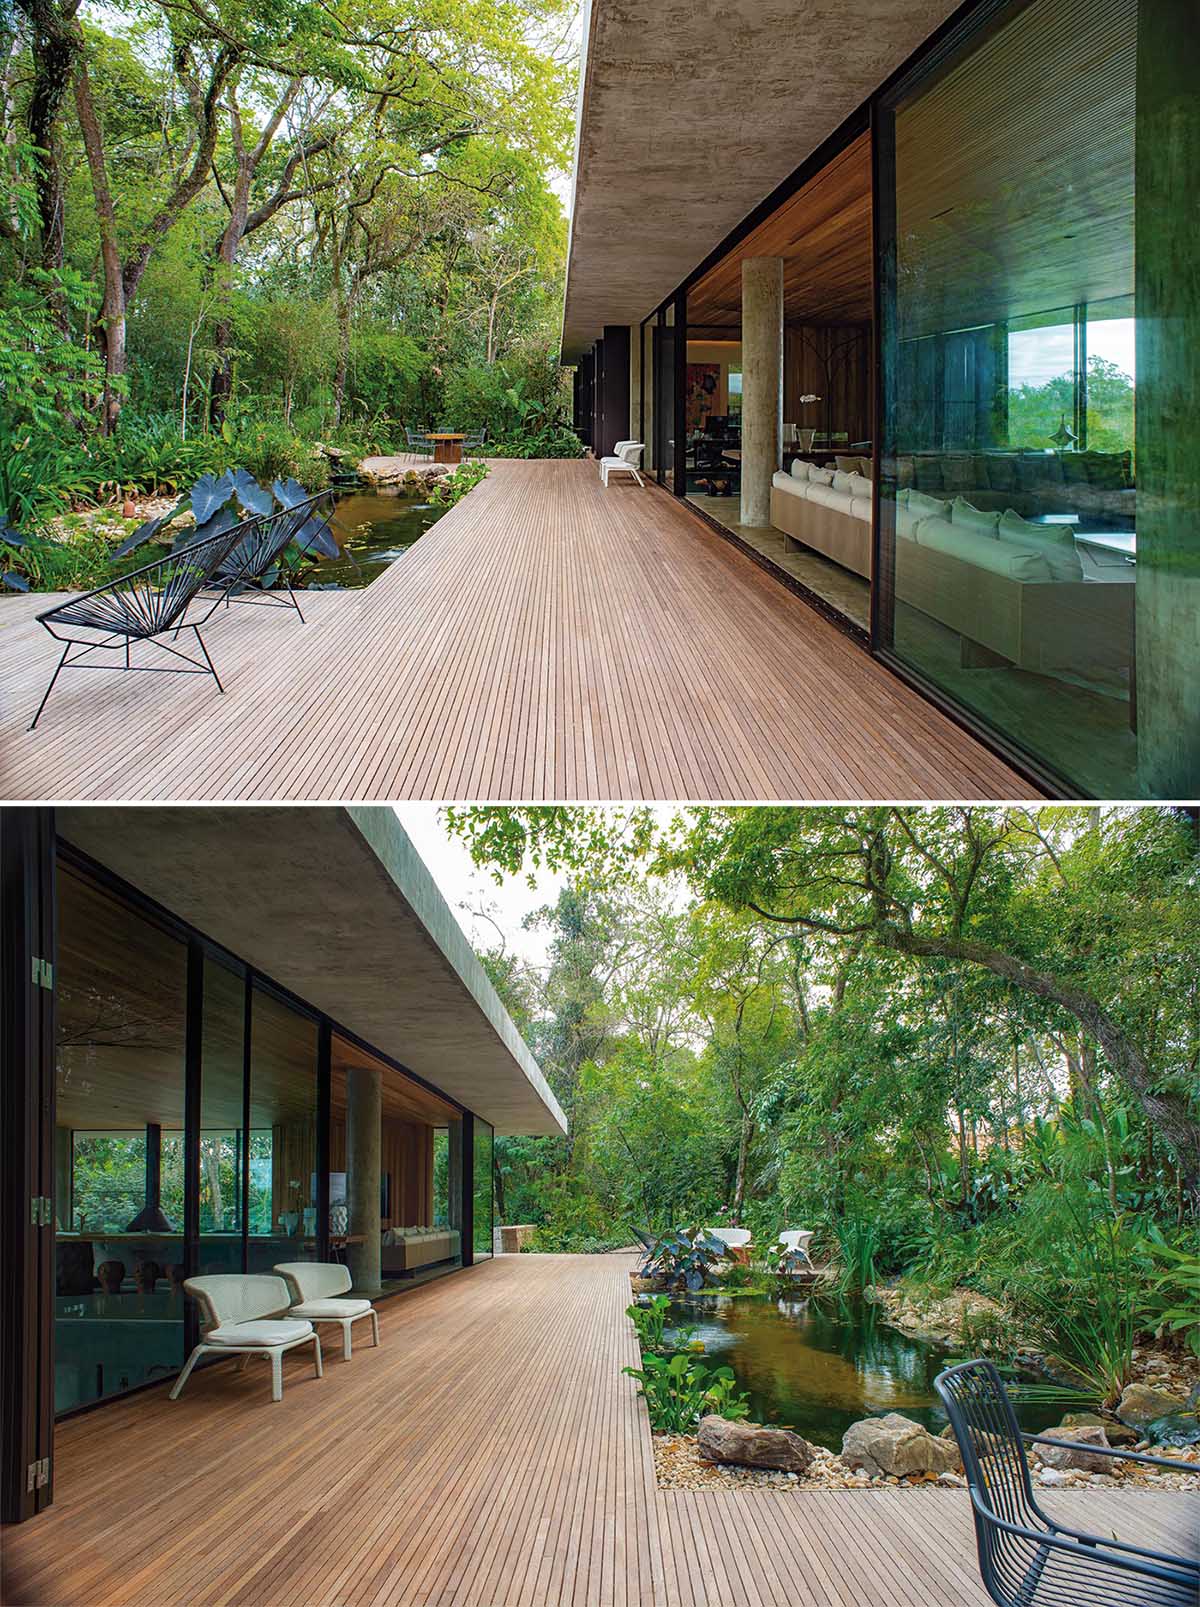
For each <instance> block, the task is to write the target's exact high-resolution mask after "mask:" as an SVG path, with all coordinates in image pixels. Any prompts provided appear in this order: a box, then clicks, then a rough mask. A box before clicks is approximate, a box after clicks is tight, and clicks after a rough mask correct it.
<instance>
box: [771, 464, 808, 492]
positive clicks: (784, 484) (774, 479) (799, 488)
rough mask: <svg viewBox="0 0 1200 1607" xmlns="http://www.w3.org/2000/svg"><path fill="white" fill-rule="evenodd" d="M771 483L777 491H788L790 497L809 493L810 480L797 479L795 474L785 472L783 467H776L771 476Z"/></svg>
mask: <svg viewBox="0 0 1200 1607" xmlns="http://www.w3.org/2000/svg"><path fill="white" fill-rule="evenodd" d="M771 484H772V485H773V486H774V487H775V489H776V490H777V491H786V492H787V494H788V496H789V497H801V498H803V497H804V496H806V495H807V493H808V482H807V481H806V480H797V478H796V476H795V475H794V474H784V472H783V470H782V469H776V470H775V473H774V474H773V475H772V476H771Z"/></svg>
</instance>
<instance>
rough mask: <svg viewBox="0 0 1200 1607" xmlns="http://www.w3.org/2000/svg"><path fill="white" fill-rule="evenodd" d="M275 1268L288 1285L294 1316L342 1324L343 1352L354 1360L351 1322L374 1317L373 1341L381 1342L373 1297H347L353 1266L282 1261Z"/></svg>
mask: <svg viewBox="0 0 1200 1607" xmlns="http://www.w3.org/2000/svg"><path fill="white" fill-rule="evenodd" d="M275 1271H276V1272H277V1273H278V1274H279V1276H280V1277H281V1278H282V1279H283V1280H284V1282H285V1283H286V1284H287V1286H288V1289H289V1291H290V1292H291V1296H292V1300H293V1302H294V1304H293V1306H292V1310H291V1315H292V1316H293V1317H303V1318H306V1319H307V1320H308V1321H309V1322H338V1323H341V1325H342V1355H343V1356H344V1357H345V1358H346V1360H347V1361H349V1360H350V1324H351V1323H353V1322H357V1321H358V1319H359V1318H360V1317H370V1319H371V1335H372V1343H373V1344H376V1345H377V1344H378V1343H379V1316H378V1313H377V1312H376V1310H375V1307H374V1306H373V1305H372V1304H371V1302H370V1301H369V1300H346V1299H342V1298H339V1296H344V1295H345V1294H346V1292H347V1290H348V1289H349V1288H350V1286H351V1281H352V1280H351V1277H350V1269H349V1268H348V1267H344V1266H342V1265H341V1263H340V1262H336V1261H281V1262H280V1263H279V1264H278V1266H277V1267H276V1268H275Z"/></svg>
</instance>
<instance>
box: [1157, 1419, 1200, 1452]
mask: <svg viewBox="0 0 1200 1607" xmlns="http://www.w3.org/2000/svg"><path fill="white" fill-rule="evenodd" d="M1146 1437H1147V1438H1148V1439H1149V1440H1151V1441H1152V1442H1153V1444H1155V1445H1200V1418H1197V1417H1195V1416H1194V1415H1193V1414H1192V1413H1191V1412H1171V1413H1169V1414H1168V1415H1167V1416H1166V1417H1156V1418H1155V1419H1154V1421H1153V1423H1151V1424H1150V1425H1149V1426H1148V1427H1147V1429H1146Z"/></svg>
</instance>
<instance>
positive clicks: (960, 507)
mask: <svg viewBox="0 0 1200 1607" xmlns="http://www.w3.org/2000/svg"><path fill="white" fill-rule="evenodd" d="M950 517H951V519H952V520H953V521H954V523H955V524H956V525H969V526H970V527H971V528H972V529H973V530H982V531H983V532H984V533H985V534H986V535H989V536H994V535H995V534H996V526H997V525H998V524H999V523H1000V515H999V514H998V513H987V512H985V511H984V510H983V509H982V508H976V507H975V506H974V505H973V504H972V503H970V502H967V501H965V500H964V499H963V498H962V497H955V499H954V501H953V502H952V503H951V504H950Z"/></svg>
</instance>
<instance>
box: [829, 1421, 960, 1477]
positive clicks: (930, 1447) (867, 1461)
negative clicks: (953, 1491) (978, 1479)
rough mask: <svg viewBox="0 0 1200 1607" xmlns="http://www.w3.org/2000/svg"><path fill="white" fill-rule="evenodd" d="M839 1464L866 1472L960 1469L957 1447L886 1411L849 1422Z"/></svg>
mask: <svg viewBox="0 0 1200 1607" xmlns="http://www.w3.org/2000/svg"><path fill="white" fill-rule="evenodd" d="M842 1461H843V1462H844V1463H845V1464H846V1466H847V1467H851V1468H862V1469H863V1470H864V1471H865V1472H867V1473H894V1474H896V1475H901V1474H911V1473H949V1472H956V1471H957V1470H958V1469H959V1468H961V1467H962V1459H961V1457H960V1456H959V1454H958V1446H957V1445H956V1444H954V1442H953V1441H949V1440H944V1439H939V1438H935V1437H934V1436H933V1435H932V1434H931V1433H930V1432H929V1430H928V1429H926V1428H922V1427H921V1425H920V1423H914V1422H913V1420H912V1418H911V1417H902V1416H901V1415H900V1413H899V1412H889V1413H888V1414H887V1416H886V1417H864V1418H863V1419H862V1421H861V1422H859V1423H851V1425H850V1427H849V1428H848V1429H847V1430H846V1432H845V1434H844V1436H843V1437H842Z"/></svg>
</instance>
